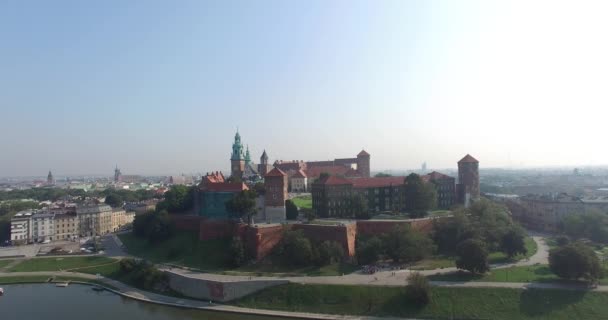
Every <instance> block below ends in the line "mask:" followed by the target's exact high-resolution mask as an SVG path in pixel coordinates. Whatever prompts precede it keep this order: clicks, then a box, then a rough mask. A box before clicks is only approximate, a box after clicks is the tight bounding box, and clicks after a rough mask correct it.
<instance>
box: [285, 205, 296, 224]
mask: <svg viewBox="0 0 608 320" xmlns="http://www.w3.org/2000/svg"><path fill="white" fill-rule="evenodd" d="M285 211H286V212H285V215H286V218H287V220H296V219H298V207H297V206H296V205H295V204H294V203H293V201H291V200H285Z"/></svg>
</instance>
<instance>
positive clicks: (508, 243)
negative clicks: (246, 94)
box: [500, 226, 528, 258]
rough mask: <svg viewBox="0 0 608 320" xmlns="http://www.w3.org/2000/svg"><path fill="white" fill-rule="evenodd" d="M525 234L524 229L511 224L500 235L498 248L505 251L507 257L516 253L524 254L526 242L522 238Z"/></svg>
mask: <svg viewBox="0 0 608 320" xmlns="http://www.w3.org/2000/svg"><path fill="white" fill-rule="evenodd" d="M525 238H526V234H525V232H524V230H522V229H521V228H519V227H516V226H513V227H511V228H509V230H508V231H507V232H506V233H505V234H504V235H503V236H502V239H501V243H500V249H501V251H502V252H504V253H506V254H507V256H509V258H512V257H514V256H516V255H517V254H526V252H528V250H527V249H526V243H525V241H524V239H525Z"/></svg>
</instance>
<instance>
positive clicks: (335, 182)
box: [318, 176, 353, 186]
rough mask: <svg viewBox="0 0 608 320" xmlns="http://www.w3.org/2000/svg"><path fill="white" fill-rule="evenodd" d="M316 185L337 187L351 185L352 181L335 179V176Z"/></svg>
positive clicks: (340, 178)
mask: <svg viewBox="0 0 608 320" xmlns="http://www.w3.org/2000/svg"><path fill="white" fill-rule="evenodd" d="M318 183H320V184H324V185H326V186H337V185H345V184H350V185H352V184H353V182H352V180H348V179H345V178H342V177H337V176H329V177H326V178H324V179H323V180H321V181H319V182H318Z"/></svg>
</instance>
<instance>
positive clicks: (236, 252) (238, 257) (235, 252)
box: [230, 237, 246, 267]
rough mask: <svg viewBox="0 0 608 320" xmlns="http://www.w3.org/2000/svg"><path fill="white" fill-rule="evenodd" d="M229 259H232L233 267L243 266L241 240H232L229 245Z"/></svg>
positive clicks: (243, 249)
mask: <svg viewBox="0 0 608 320" xmlns="http://www.w3.org/2000/svg"><path fill="white" fill-rule="evenodd" d="M230 257H231V259H232V265H233V266H235V267H240V266H242V265H243V264H245V261H246V255H245V245H244V244H243V240H241V238H239V237H234V238H232V242H231V243H230Z"/></svg>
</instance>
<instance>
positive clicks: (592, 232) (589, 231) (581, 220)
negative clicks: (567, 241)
mask: <svg viewBox="0 0 608 320" xmlns="http://www.w3.org/2000/svg"><path fill="white" fill-rule="evenodd" d="M561 225H562V231H563V232H564V233H565V234H567V235H569V236H571V237H573V238H575V239H579V238H587V239H591V240H593V241H595V242H599V243H608V215H606V214H604V213H600V212H590V213H584V214H571V215H568V216H566V217H565V218H564V220H563V221H562V224H561Z"/></svg>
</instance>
